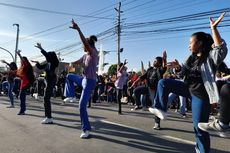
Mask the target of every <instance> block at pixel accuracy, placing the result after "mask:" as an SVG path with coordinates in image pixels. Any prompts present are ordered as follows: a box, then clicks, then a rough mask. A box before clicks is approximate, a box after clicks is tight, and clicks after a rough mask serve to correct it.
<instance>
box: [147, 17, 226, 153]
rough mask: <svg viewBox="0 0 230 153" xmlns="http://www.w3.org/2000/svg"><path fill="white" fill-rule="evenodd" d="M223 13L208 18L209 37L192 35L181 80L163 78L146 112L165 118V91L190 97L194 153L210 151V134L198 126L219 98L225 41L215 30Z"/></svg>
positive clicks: (176, 63) (166, 101) (177, 64)
mask: <svg viewBox="0 0 230 153" xmlns="http://www.w3.org/2000/svg"><path fill="white" fill-rule="evenodd" d="M224 14H225V13H223V14H221V16H220V17H219V18H218V19H217V20H216V21H213V20H212V18H210V27H211V30H212V36H213V37H211V35H209V34H206V33H204V32H197V33H194V34H192V36H191V38H190V42H189V49H190V51H191V52H192V54H191V55H190V56H189V58H188V59H187V61H186V62H185V64H184V65H182V66H181V73H180V77H183V78H184V82H182V81H177V80H173V79H162V80H160V81H159V83H158V86H157V93H156V97H155V99H154V100H155V108H150V109H149V111H150V112H151V113H153V114H155V115H156V116H158V117H159V118H160V119H162V120H163V119H166V117H167V113H166V112H167V103H168V94H169V93H171V92H172V93H175V94H178V95H181V96H184V97H189V98H191V99H192V120H193V126H194V131H195V138H196V146H195V150H196V152H197V153H209V152H210V137H209V133H208V132H205V131H202V130H200V129H199V128H198V123H199V122H208V120H209V112H210V103H214V102H218V101H219V94H218V89H217V86H216V82H215V78H214V77H215V75H214V74H215V72H216V70H217V68H218V66H219V65H220V63H221V62H222V61H223V60H224V58H225V57H226V55H227V48H226V44H225V42H224V40H222V39H221V37H220V34H219V33H218V31H217V25H218V23H219V22H220V21H221V20H222V18H223V17H224ZM178 66H180V65H179V63H178V61H176V60H175V61H173V62H170V63H168V67H178Z"/></svg>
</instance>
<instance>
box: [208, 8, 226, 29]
mask: <svg viewBox="0 0 230 153" xmlns="http://www.w3.org/2000/svg"><path fill="white" fill-rule="evenodd" d="M224 15H225V12H224V13H222V14H221V15H220V16H219V18H218V19H217V20H216V21H213V19H212V18H211V17H210V19H209V20H210V26H211V28H212V29H213V28H216V27H217V26H218V24H219V23H220V21H221V20H222V19H223V18H224Z"/></svg>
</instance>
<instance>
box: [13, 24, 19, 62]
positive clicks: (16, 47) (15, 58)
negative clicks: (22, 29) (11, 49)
mask: <svg viewBox="0 0 230 153" xmlns="http://www.w3.org/2000/svg"><path fill="white" fill-rule="evenodd" d="M13 26H17V36H16V46H15V55H14V62H15V63H17V51H18V37H19V24H16V23H15V24H13Z"/></svg>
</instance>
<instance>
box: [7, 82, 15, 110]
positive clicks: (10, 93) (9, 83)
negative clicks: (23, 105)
mask: <svg viewBox="0 0 230 153" xmlns="http://www.w3.org/2000/svg"><path fill="white" fill-rule="evenodd" d="M13 88H14V82H8V97H9V98H10V104H11V105H12V106H13V105H14V95H13Z"/></svg>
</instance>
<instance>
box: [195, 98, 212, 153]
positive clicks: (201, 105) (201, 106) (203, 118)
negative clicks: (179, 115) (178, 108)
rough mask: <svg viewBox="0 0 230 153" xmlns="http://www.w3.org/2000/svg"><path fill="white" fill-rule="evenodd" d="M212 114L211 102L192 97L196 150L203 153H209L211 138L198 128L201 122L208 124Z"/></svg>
mask: <svg viewBox="0 0 230 153" xmlns="http://www.w3.org/2000/svg"><path fill="white" fill-rule="evenodd" d="M209 113H210V103H209V100H206V101H204V100H201V99H199V98H198V97H196V96H192V121H193V126H194V131H195V139H196V148H197V149H199V151H200V152H201V153H209V151H210V136H209V133H208V132H205V131H202V130H200V129H199V128H198V123H199V122H208V120H209Z"/></svg>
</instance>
